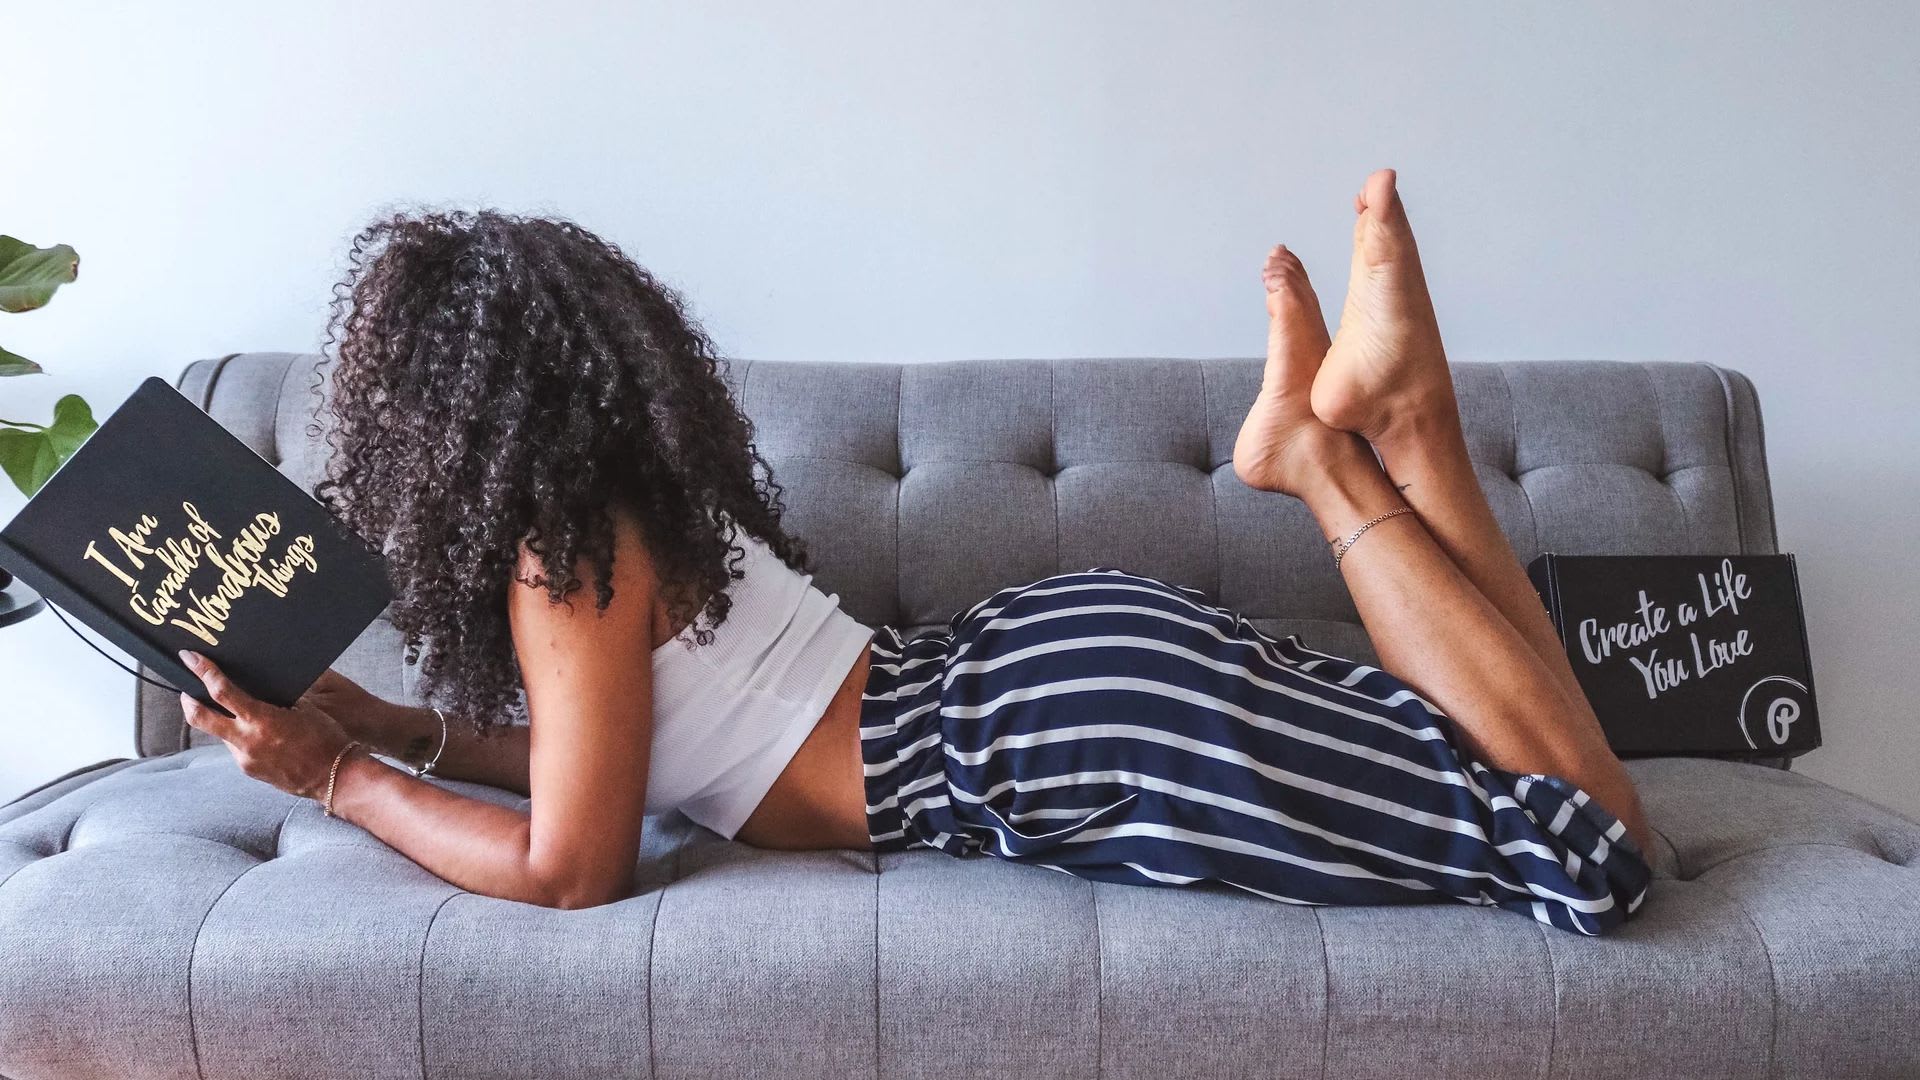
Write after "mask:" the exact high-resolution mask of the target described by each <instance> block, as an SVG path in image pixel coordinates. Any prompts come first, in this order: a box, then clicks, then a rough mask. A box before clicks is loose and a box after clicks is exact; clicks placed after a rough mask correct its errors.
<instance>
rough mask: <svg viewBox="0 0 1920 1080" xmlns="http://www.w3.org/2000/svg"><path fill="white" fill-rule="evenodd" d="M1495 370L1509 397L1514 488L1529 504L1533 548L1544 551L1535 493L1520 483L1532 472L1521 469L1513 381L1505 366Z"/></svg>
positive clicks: (1518, 427)
mask: <svg viewBox="0 0 1920 1080" xmlns="http://www.w3.org/2000/svg"><path fill="white" fill-rule="evenodd" d="M1494 370H1495V371H1498V372H1499V373H1500V388H1501V390H1502V391H1503V392H1505V394H1506V395H1507V432H1508V434H1509V435H1510V436H1511V437H1512V440H1513V486H1514V487H1517V488H1519V489H1520V498H1521V499H1523V500H1524V501H1525V502H1526V504H1527V523H1528V524H1530V525H1531V526H1533V546H1534V548H1535V549H1537V550H1539V551H1544V550H1546V546H1547V542H1546V539H1545V538H1544V537H1542V536H1541V535H1540V512H1539V511H1538V510H1536V509H1534V505H1533V493H1532V492H1530V491H1528V490H1527V485H1525V484H1523V483H1521V482H1520V477H1521V476H1523V475H1525V474H1526V473H1528V472H1531V471H1532V470H1530V469H1522V468H1521V467H1520V410H1519V408H1518V407H1516V406H1515V405H1514V401H1513V379H1512V377H1510V376H1509V375H1508V374H1507V365H1505V364H1495V365H1494Z"/></svg>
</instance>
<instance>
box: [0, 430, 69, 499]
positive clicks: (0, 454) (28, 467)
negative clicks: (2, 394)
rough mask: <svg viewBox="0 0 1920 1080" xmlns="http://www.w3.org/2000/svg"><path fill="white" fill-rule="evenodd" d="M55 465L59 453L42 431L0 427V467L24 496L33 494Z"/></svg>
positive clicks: (57, 466) (52, 471)
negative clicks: (54, 450)
mask: <svg viewBox="0 0 1920 1080" xmlns="http://www.w3.org/2000/svg"><path fill="white" fill-rule="evenodd" d="M59 467H60V457H59V455H58V454H55V453H54V452H53V440H51V439H49V438H47V433H46V432H44V431H21V430H20V429H19V428H0V469H3V470H5V471H6V474H7V476H8V477H9V478H11V479H12V480H13V486H14V487H17V488H19V489H20V492H21V494H23V495H25V496H26V497H27V498H29V499H31V498H33V494H34V492H36V491H39V490H40V487H41V485H43V484H45V483H46V482H47V478H48V477H50V476H52V475H53V473H54V470H55V469H58V468H59Z"/></svg>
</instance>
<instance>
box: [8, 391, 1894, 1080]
mask: <svg viewBox="0 0 1920 1080" xmlns="http://www.w3.org/2000/svg"><path fill="white" fill-rule="evenodd" d="M311 363H312V358H311V357H304V356H294V355H287V354H271V355H269V354H259V355H241V356H237V357H231V358H227V359H224V360H220V361H210V362H202V363H198V364H195V365H193V366H191V367H189V368H188V369H187V371H186V372H185V374H184V376H183V379H182V386H183V388H184V389H186V390H187V391H188V392H189V393H190V394H192V395H195V396H196V399H197V400H201V401H203V402H205V403H206V404H207V406H208V407H209V409H210V410H211V411H212V412H213V413H214V415H215V416H217V417H219V418H220V419H221V420H222V421H224V422H225V423H227V424H228V426H230V427H232V428H233V429H234V430H236V431H237V432H238V433H240V434H241V435H242V437H243V438H246V439H247V440H248V441H249V443H250V444H251V445H253V446H254V447H255V448H256V449H258V450H259V451H260V452H261V453H262V454H263V455H265V456H266V457H267V458H268V460H270V461H273V462H275V463H276V464H277V465H279V466H280V467H281V468H282V469H283V470H285V471H286V472H287V473H288V474H289V475H291V476H294V477H295V478H297V479H299V480H301V481H302V482H303V483H308V484H310V483H311V482H312V481H313V480H314V479H316V478H317V477H318V475H319V467H320V464H321V463H320V461H319V459H318V458H317V457H316V454H315V449H314V444H313V442H312V441H311V440H309V439H308V437H307V435H306V434H305V431H304V426H305V423H306V421H307V420H308V419H309V417H310V415H311V411H312V399H311V398H310V397H309V396H308V389H307V388H308V383H309V380H310V377H311V376H310V372H311ZM727 372H728V378H729V380H730V382H731V384H732V386H733V388H734V391H735V393H736V395H737V396H738V397H739V398H740V400H741V401H742V402H743V404H744V406H745V408H746V410H747V412H748V414H749V415H750V417H751V418H752V419H753V420H754V422H755V424H756V432H757V438H758V440H759V442H760V445H761V447H762V449H763V450H764V451H765V452H766V453H767V455H768V457H769V458H770V460H771V461H772V462H773V464H774V467H775V472H776V478H777V479H778V480H779V481H780V483H781V484H782V485H783V486H784V487H785V488H786V492H787V496H786V497H787V502H788V505H789V506H790V508H791V520H792V522H793V524H794V527H795V528H796V530H797V531H798V532H799V533H800V534H801V535H802V536H804V537H806V538H807V539H808V540H809V541H811V543H812V546H813V549H814V551H815V554H816V557H817V559H818V561H819V564H820V569H819V576H818V581H819V583H820V584H821V586H822V587H824V588H827V589H829V590H831V591H837V592H839V593H840V594H841V597H842V599H843V601H844V602H845V603H846V605H847V607H848V609H849V610H850V611H851V612H852V613H853V614H854V616H855V617H856V618H859V619H861V620H863V621H866V622H868V623H870V624H873V623H879V622H887V623H892V624H894V625H896V626H899V627H901V628H902V629H903V630H905V631H909V632H911V631H914V630H918V629H922V628H925V627H927V626H929V625H931V624H934V623H936V622H939V621H943V620H944V619H945V618H946V617H947V616H948V615H950V614H951V613H952V612H953V610H955V608H957V607H959V606H964V605H966V604H971V603H972V602H974V601H975V600H978V599H979V598H980V597H982V596H985V595H986V594H987V593H989V592H991V591H992V590H993V589H996V588H998V587H1000V586H1002V585H1006V584H1011V583H1015V582H1018V581H1021V580H1025V579H1030V578H1032V577H1038V576H1041V575H1044V574H1047V573H1052V572H1054V571H1056V570H1064V569H1072V568H1084V566H1085V565H1089V564H1101V563H1104V564H1109V565H1122V566H1126V567H1128V568H1130V569H1138V570H1139V571H1141V572H1145V573H1152V574H1155V575H1157V576H1162V577H1167V578H1168V579H1169V580H1173V581H1176V582H1178V583H1181V584H1187V585H1192V586H1196V587H1199V588H1202V589H1204V590H1206V591H1207V592H1208V593H1209V594H1211V595H1212V596H1213V597H1214V598H1215V599H1216V600H1218V601H1219V602H1222V603H1226V604H1229V605H1232V606H1235V607H1238V608H1240V609H1241V610H1243V611H1245V612H1247V613H1248V615H1249V616H1250V617H1251V618H1252V619H1253V620H1254V622H1255V623H1256V624H1257V625H1259V626H1261V628H1262V629H1265V630H1267V631H1269V632H1272V633H1299V634H1300V635H1301V636H1302V638H1303V639H1304V640H1305V641H1307V642H1308V643H1309V644H1311V645H1313V646H1315V647H1319V648H1324V649H1328V650H1331V651H1336V652H1345V653H1349V654H1352V655H1356V656H1360V657H1363V658H1371V655H1372V654H1371V651H1370V650H1369V649H1368V648H1367V646H1366V641H1365V636H1364V634H1363V633H1361V631H1360V628H1359V625H1358V622H1357V619H1356V617H1355V614H1354V611H1353V608H1352V605H1351V603H1350V602H1349V601H1348V600H1347V599H1346V597H1345V593H1344V590H1342V589H1341V587H1340V583H1339V580H1338V578H1337V577H1336V576H1335V575H1334V573H1333V571H1332V568H1331V566H1330V565H1329V564H1330V560H1329V559H1328V558H1327V557H1326V553H1325V548H1324V544H1323V543H1322V542H1321V540H1320V539H1319V537H1318V535H1317V533H1316V532H1315V530H1314V529H1313V527H1312V524H1311V522H1310V521H1309V520H1308V519H1307V518H1306V516H1305V514H1304V512H1303V511H1301V510H1300V508H1299V507H1297V506H1295V505H1293V504H1292V503H1291V501H1290V500H1287V499H1284V498H1280V497H1277V496H1268V495H1264V494H1261V493H1256V492H1252V491H1249V490H1247V489H1246V488H1245V487H1244V486H1243V485H1241V484H1240V483H1239V481H1238V480H1237V479H1235V478H1234V476H1233V473H1232V469H1231V466H1230V464H1229V454H1230V450H1231V446H1232V441H1233V433H1234V430H1235V427H1236V425H1237V423H1238V421H1239V418H1240V416H1241V415H1242V414H1243V413H1244V410H1245V409H1246V406H1247V404H1248V403H1249V402H1250V401H1251V399H1252V396H1253V392H1254V389H1255V387H1256V385H1257V381H1258V378H1259V361H1257V360H1252V359H1222V360H1198V361H1196V360H1071V361H970V362H963V363H952V364H930V365H892V364H861V365H855V364H831V363H778V364H776V363H770V362H768V363H747V362H744V361H741V362H735V363H732V364H729V365H728V368H727ZM1455 377H1456V380H1457V382H1458V384H1459V387H1460V392H1461V400H1462V405H1463V409H1464V410H1465V413H1466V416H1467V419H1468V426H1469V441H1470V444H1471V448H1472V451H1473V454H1474V458H1475V460H1476V462H1477V463H1478V465H1479V470H1480V475H1481V479H1482V483H1483V485H1484V486H1485V487H1486V489H1487V491H1488V493H1489V495H1490V497H1491V498H1492V500H1493V503H1494V506H1495V509H1496V511H1497V513H1498V514H1499V516H1500V520H1501V523H1502V525H1503V526H1504V527H1505V529H1506V530H1507V533H1508V536H1509V537H1510V538H1511V539H1512V542H1513V545H1514V547H1515V549H1516V552H1517V554H1519V555H1520V556H1521V558H1523V559H1527V558H1531V557H1532V556H1533V555H1534V554H1537V553H1538V552H1540V551H1545V550H1553V551H1560V552H1567V553H1588V552H1593V553H1610V552H1650V553H1681V552H1696V553H1697V552H1718V551H1771V550H1774V547H1775V543H1776V541H1775V537H1774V527H1773V518H1772V511H1771V507H1770V504H1769V501H1768V488H1767V479H1766V473H1765V462H1764V458H1763V453H1762V444H1763V440H1762V435H1761V431H1760V428H1759V407H1758V402H1757V399H1756V398H1755V396H1754V393H1753V388H1752V386H1751V385H1750V384H1749V383H1748V382H1747V380H1745V379H1744V378H1742V377H1741V376H1740V375H1739V374H1738V373H1736V372H1732V371H1728V370H1725V369H1721V368H1715V367H1711V366H1707V365H1694V364H1618V363H1540V364H1514V365H1478V364H1460V365H1456V367H1455ZM341 667H342V668H343V669H344V670H346V671H347V672H348V673H349V674H351V675H353V676H354V677H356V678H358V679H361V680H362V681H363V682H365V683H366V684H367V685H368V686H369V687H370V688H371V689H373V690H374V691H375V692H377V693H381V694H384V695H387V696H390V697H394V698H398V699H403V700H413V696H412V690H413V686H412V677H411V672H410V671H409V670H408V669H407V668H405V666H404V664H403V663H402V662H401V657H400V651H399V643H398V641H397V640H396V637H395V635H394V633H393V630H392V628H391V627H390V626H387V625H386V624H385V623H384V622H381V623H377V624H376V625H375V626H374V627H373V628H372V629H370V630H369V631H368V633H367V635H365V636H364V637H363V638H362V640H361V641H360V642H358V643H357V644H356V645H355V646H354V648H353V650H352V651H351V652H350V653H349V655H348V656H347V658H346V659H345V660H343V662H342V664H341ZM137 716H138V731H139V737H140V747H141V750H142V752H143V754H145V755H147V756H145V757H143V758H142V759H139V760H136V761H130V762H120V763H115V764H111V765H107V766H104V767H101V768H98V769H94V770H91V771H89V772H85V773H81V774H79V775H76V776H74V777H70V778H67V779H65V780H62V781H60V782H59V783H55V784H51V785H49V786H48V787H46V788H45V789H43V790H40V791H37V792H35V793H33V794H32V795H30V796H27V797H25V798H22V799H20V800H17V801H15V802H14V803H11V804H8V805H7V806H4V807H0V1074H4V1075H5V1076H8V1077H13V1078H14V1080H29V1078H39V1077H89V1076H102V1077H105V1076H111V1077H195V1076H203V1077H247V1078H271V1077H306V1076H311V1077H342V1076H353V1077H385V1076H396V1077H399V1076H404V1077H532V1076H539V1077H563V1076H579V1077H601V1076H607V1077H612V1076H622V1077H632V1076H646V1077H709V1076H710V1077H741V1076H767V1075H779V1076H782V1077H786V1078H792V1080H800V1078H809V1077H835V1078H838V1077H864V1076H871V1077H876V1078H879V1077H912V1078H917V1077H943V1078H946V1077H1086V1078H1112V1080H1119V1078H1133V1077H1140V1078H1156V1080H1158V1078H1165V1077H1254V1076H1260V1077H1327V1076H1339V1077H1372V1076H1382V1077H1387V1076H1404V1075H1409V1074H1411V1073H1415V1072H1417V1073H1419V1074H1421V1075H1430V1076H1440V1077H1451V1076H1461V1077H1469V1076H1471V1077H1484V1076H1520V1077H1567V1078H1575V1077H1578V1078H1581V1080H1597V1078H1605V1077H1638V1076H1645V1075H1648V1074H1650V1073H1656V1072H1657V1073H1659V1074H1663V1075H1668V1076H1675V1077H1689V1078H1692V1077H1701V1078H1706V1077H1761V1076H1768V1077H1803V1076H1804V1077H1814V1076H1859V1077H1910V1076H1914V1075H1920V1045H1917V1044H1916V1039H1915V1034H1914V1032H1913V1030H1912V1028H1913V1026H1914V1020H1915V1019H1916V1018H1920V824H1916V823H1915V822H1913V821H1910V820H1907V819H1905V818H1903V817H1901V816H1899V815H1897V814H1894V813H1893V812H1891V811H1889V810H1885V809H1883V808H1880V807H1878V806H1875V805H1873V804H1871V803H1869V802H1866V801H1864V800H1861V799H1858V798H1856V797H1854V796H1851V795H1848V794H1845V793H1843V792H1840V791H1838V790H1836V789H1834V788H1831V787H1828V786H1826V785H1823V784H1820V783H1818V782H1816V781H1813V780H1810V779H1807V778H1805V777H1802V776H1799V775H1797V774H1794V773H1790V772H1786V771H1782V770H1779V769H1772V768H1765V767H1761V766H1758V765H1750V764H1737V763H1730V762H1717V761H1707V760H1691V759H1677V758H1673V759H1653V760H1646V761H1637V762H1633V763H1631V764H1630V766H1629V768H1630V769H1631V770H1632V772H1633V774H1634V776H1635V778H1636V779H1637V781H1638V782H1639V784H1640V786H1641V789H1642V792H1643V796H1644V798H1645V801H1646V805H1647V809H1648V812H1649V815H1650V817H1651V820H1652V822H1653V825H1654V827H1655V828H1656V829H1657V830H1658V832H1659V834H1660V838H1661V840H1660V843H1659V844H1657V845H1656V847H1655V850H1654V851H1653V852H1652V853H1651V855H1652V857H1653V859H1654V862H1655V865H1656V872H1657V875H1658V879H1657V880H1656V882H1655V884H1654V886H1653V889H1652V892H1651V895H1650V896H1649V898H1648V900H1647V903H1646V905H1645V907H1644V908H1643V909H1642V912H1641V913H1640V914H1639V915H1638V916H1637V917H1636V918H1635V919H1634V920H1633V921H1632V922H1631V923H1629V924H1628V925H1627V926H1626V927H1625V928H1623V929H1622V930H1621V931H1619V932H1617V933H1616V934H1614V935H1611V936H1608V937H1605V938H1599V939H1586V938H1579V937H1576V936H1574V935H1570V934H1561V933H1555V932H1554V931H1552V930H1550V929H1548V928H1545V927H1542V926H1540V925H1539V924H1537V923H1534V922H1532V921H1530V920H1526V919H1523V918H1519V917H1517V916H1511V915H1508V914H1507V913H1503V912H1490V911H1485V910H1480V909H1474V908H1467V907H1463V906H1439V905H1421V906H1414V907H1391V908H1320V909H1313V908H1301V907H1291V906H1287V905H1282V904H1276V903H1273V902H1271V901H1267V900H1264V899H1261V898H1259V897H1254V896H1251V895H1248V894H1244V893H1237V892H1233V891H1226V890H1219V889H1215V888H1210V887H1205V888H1194V889H1153V888H1143V887H1136V886H1126V885H1113V884H1105V883H1092V882H1086V881H1082V880H1079V879H1076V878H1071V877H1068V876H1066V875H1063V874H1058V873H1054V872H1052V871H1048V870H1045V869H1041V868H1037V867H1023V866H1016V865H1012V864H1007V863H1002V862H999V861H997V860H993V859H990V858H984V857H983V858H975V859H968V860H957V859H953V858H951V857H950V856H947V855H944V854H941V853H938V852H932V851H909V852H897V853H889V854H884V855H880V856H875V855H873V854H871V853H861V852H852V851H843V852H809V853H793V852H772V851H760V850H757V849H754V848H751V847H749V846H746V845H744V844H738V843H733V842H729V841H725V840H722V839H721V838H720V837H718V836H716V835H715V834H713V833H711V832H709V831H707V830H705V829H702V828H700V827H699V826H696V825H694V824H692V823H691V822H689V821H688V820H687V819H686V818H685V817H684V816H683V815H681V814H678V813H670V814H665V815H659V816H656V817H653V818H650V819H649V820H648V822H647V829H646V835H645V839H644V841H643V844H642V847H641V850H640V851H639V852H638V853H637V857H638V867H639V873H640V886H639V887H638V888H637V889H636V891H635V894H634V895H633V896H631V897H629V898H628V899H626V900H623V901H621V902H619V903H616V904H612V905H607V906H604V907H600V908H594V909H588V910H583V911H571V912H569V911H555V910H547V909H542V908H537V907H532V906H528V905H524V904H516V903H511V902H507V901H501V900H496V899H493V898H490V897H485V896H480V895H476V894H472V893H468V892H465V891H463V890H460V889H457V888H455V887H453V886H451V885H449V884H447V883H446V882H444V881H441V880H440V879H438V878H436V877H434V876H433V875H432V874H429V873H427V872H426V871H425V870H422V869H421V868H420V867H418V866H417V865H415V864H414V863H413V862H411V861H410V860H408V859H406V858H404V857H403V856H401V855H399V854H398V853H397V852H395V851H393V850H392V849H390V848H388V847H387V846H386V845H384V844H382V843H380V842H379V841H378V840H376V839H374V838H373V837H372V836H370V835H369V834H367V833H365V832H364V831H362V830H360V829H358V828H357V827H355V826H352V825H351V824H348V823H345V822H341V821H337V820H330V819H327V818H325V817H323V816H322V815H321V814H320V811H319V808H318V807H317V806H316V805H315V804H313V803H311V802H309V801H306V800H301V799H296V798H293V797H292V796H288V795H285V794H283V793H281V792H278V791H276V790H274V789H272V788H270V787H267V786H266V785H264V784H260V783H258V782H256V781H253V780H251V779H249V778H247V777H246V776H245V775H243V774H241V773H240V772H239V771H238V770H237V769H236V768H235V767H234V765H233V762H232V759H231V757H230V755H229V754H228V753H227V751H226V750H225V748H224V747H223V746H221V745H219V744H217V743H216V744H212V745H202V744H200V743H198V742H196V743H194V744H193V745H191V746H184V744H183V742H182V737H181V732H182V730H183V729H182V725H181V724H180V723H179V717H178V709H177V707H176V706H175V703H174V701H173V700H172V699H171V697H170V696H169V695H166V694H164V693H162V692H157V691H149V690H146V689H144V688H143V690H142V692H141V694H140V700H139V706H138V710H137ZM187 730H190V729H187ZM195 734H196V735H197V734H198V733H195ZM183 747H184V748H183ZM434 782H435V783H438V784H441V785H443V786H445V787H447V788H449V789H450V790H454V791H459V792H462V793H465V794H470V795H473V796H475V797H478V798H484V799H489V800H492V801H494V802H498V803H501V804H503V805H509V806H524V800H523V799H521V798H520V797H518V796H515V795H512V794H511V793H508V792H503V791H500V790H497V789H493V788H488V787H484V786H480V785H474V784H467V783H464V782H460V781H452V780H436V781H434Z"/></svg>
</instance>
